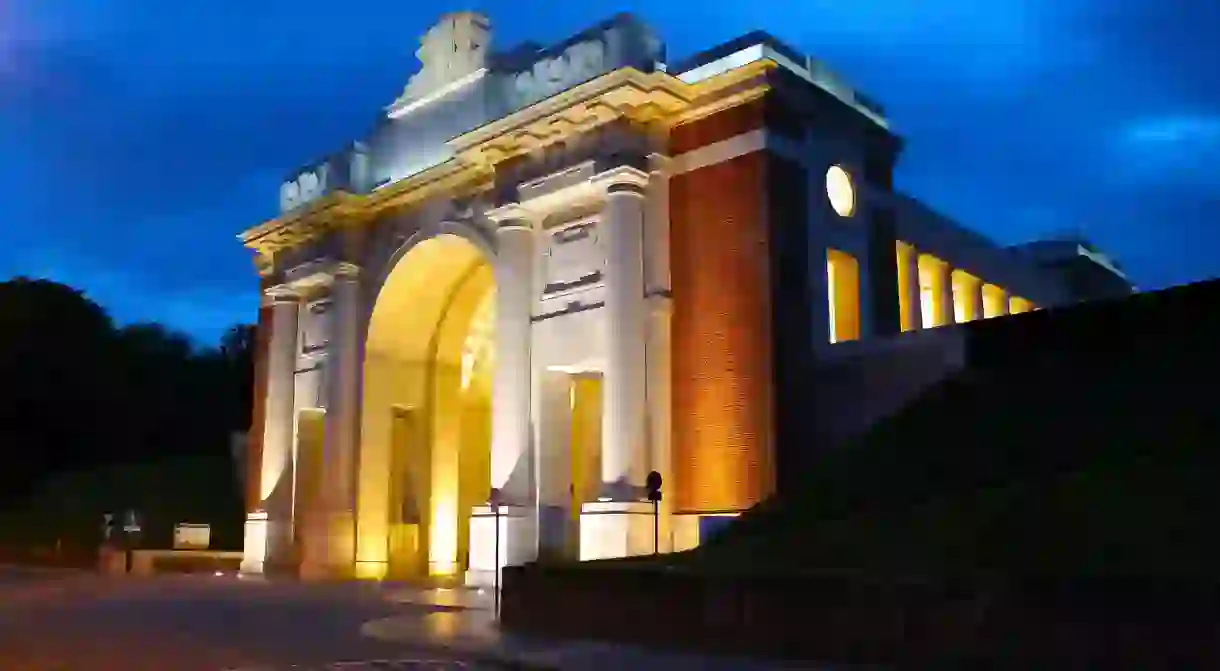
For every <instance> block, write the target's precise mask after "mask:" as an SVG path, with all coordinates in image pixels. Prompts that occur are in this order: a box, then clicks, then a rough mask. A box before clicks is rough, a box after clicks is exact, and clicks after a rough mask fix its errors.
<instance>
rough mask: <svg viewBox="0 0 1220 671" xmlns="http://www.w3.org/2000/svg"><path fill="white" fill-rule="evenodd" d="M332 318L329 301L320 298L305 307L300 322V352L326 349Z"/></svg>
mask: <svg viewBox="0 0 1220 671" xmlns="http://www.w3.org/2000/svg"><path fill="white" fill-rule="evenodd" d="M333 318H334V315H333V313H332V312H331V310H330V301H329V300H321V301H317V302H315V303H310V304H309V305H307V306H306V307H305V319H303V320H302V324H301V353H302V354H312V353H314V352H319V351H322V350H324V349H326V345H327V344H328V343H329V342H330V322H331V320H332V319H333Z"/></svg>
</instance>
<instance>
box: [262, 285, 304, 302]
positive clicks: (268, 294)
mask: <svg viewBox="0 0 1220 671" xmlns="http://www.w3.org/2000/svg"><path fill="white" fill-rule="evenodd" d="M299 302H301V295H300V294H299V293H298V292H297V290H296V289H294V288H292V287H291V286H289V285H287V284H277V285H275V286H273V287H267V288H266V289H264V290H263V296H262V301H261V304H262V305H263V306H272V305H280V304H283V303H299Z"/></svg>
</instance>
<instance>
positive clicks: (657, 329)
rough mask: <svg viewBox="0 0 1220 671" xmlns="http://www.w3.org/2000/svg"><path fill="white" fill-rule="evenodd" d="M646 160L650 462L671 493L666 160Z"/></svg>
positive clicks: (664, 519)
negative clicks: (647, 169)
mask: <svg viewBox="0 0 1220 671" xmlns="http://www.w3.org/2000/svg"><path fill="white" fill-rule="evenodd" d="M648 159H649V173H650V175H649V180H648V192H647V193H648V206H647V212H648V215H647V217H646V218H645V221H644V247H645V250H644V252H645V255H644V259H645V263H644V293H645V295H646V296H647V301H648V344H647V347H648V351H647V354H646V357H647V359H648V381H647V391H648V439H649V451H648V452H649V462H650V463H649V466H650V470H655V471H657V472H658V473H660V474H661V477H662V480H663V483H662V486H661V491H662V494H666V493H669V492H673V488H674V484H675V483H674V479H673V456H672V452H673V446H672V438H671V436H672V434H673V425H672V420H671V417H670V414H671V412H672V406H673V398H672V392H671V389H672V380H671V377H672V375H671V368H672V365H673V364H672V360H671V356H670V346H671V342H672V337H671V335H672V321H673V301H672V296H671V293H670V289H671V284H670V255H669V249H670V244H669V162H670V159H669V158H668V157H665V156H661V155H659V154H653V155H652V156H649V157H648ZM671 502H672V497H668V496H663V497H662V499H661V505H660V513H661V519H660V551H661V552H669V551H671V550H672V547H673V544H672V542H671V540H672V537H673V534H672V515H671V510H672V509H671V506H672V503H671Z"/></svg>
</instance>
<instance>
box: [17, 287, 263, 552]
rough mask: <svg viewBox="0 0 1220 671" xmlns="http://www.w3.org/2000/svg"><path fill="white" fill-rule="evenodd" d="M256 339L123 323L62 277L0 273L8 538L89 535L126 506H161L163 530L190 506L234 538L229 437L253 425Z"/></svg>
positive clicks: (248, 331) (236, 512)
mask: <svg viewBox="0 0 1220 671" xmlns="http://www.w3.org/2000/svg"><path fill="white" fill-rule="evenodd" d="M253 342H254V339H253V327H249V326H236V327H234V328H232V329H231V330H230V331H229V332H228V333H227V334H226V335H225V336H224V338H223V339H222V341H221V342H220V343H219V345H218V346H217V347H198V346H196V345H195V344H194V343H192V341H191V340H190V338H188V337H187V336H185V335H183V334H181V333H177V332H175V331H172V330H170V329H167V328H165V327H164V326H162V325H159V324H136V325H129V326H123V327H117V326H116V325H115V324H114V323H113V322H112V320H111V319H110V318H109V316H108V315H107V314H106V311H105V310H104V309H103V308H102V307H101V306H99V305H97V304H96V303H94V302H93V301H91V300H89V299H88V298H87V297H85V296H84V295H83V294H82V293H81V292H80V291H78V290H76V289H73V288H71V287H67V286H64V285H62V284H58V283H55V282H51V281H48V280H31V279H26V278H16V279H13V280H9V281H7V282H0V379H3V380H4V383H5V384H4V387H3V389H0V450H2V452H0V458H3V460H4V461H3V464H4V466H3V468H0V514H4V515H6V519H5V520H0V543H4V542H8V543H9V544H12V543H16V542H19V541H23V542H30V543H32V542H42V543H45V542H48V540H49V539H57V540H58V539H63V538H64V537H65V536H68V537H81V536H82V535H85V534H87V533H91V532H92V531H94V530H95V527H97V525H98V523H99V522H100V519H101V513H102V512H106V511H108V510H112V509H115V508H118V507H123V506H133V507H135V506H143V508H144V509H146V510H145V512H146V514H148V515H151V516H153V517H157V516H158V515H160V516H161V517H164V518H165V519H160V520H157V523H158V529H159V531H158V533H161V534H162V535H166V534H167V533H168V530H169V528H171V527H172V525H173V523H175V522H180V521H186V520H183V519H176V518H179V517H182V516H193V517H195V518H208V519H196V520H194V521H212V522H214V523H215V524H220V525H221V526H222V527H226V528H227V529H228V532H226V533H227V535H229V536H233V535H235V534H236V535H238V536H239V533H238V532H237V531H233V527H235V526H236V527H240V517H241V495H240V488H239V487H238V485H237V483H236V482H235V480H236V477H235V469H234V468H233V464H232V455H231V453H230V446H231V441H232V437H233V435H234V434H237V433H243V432H245V431H246V429H247V427H248V426H249V423H250V405H251V404H250V400H251V393H252V392H251V389H250V387H251V385H252V382H251V380H252V367H253V366H252V358H253V350H252V346H253ZM150 508H151V510H150ZM226 533H222V534H221V536H222V537H223V536H225V535H226ZM81 542H82V543H85V542H87V539H85V538H83V537H82V540H81ZM227 542H228V543H229V544H231V543H232V542H233V539H232V538H229V539H227Z"/></svg>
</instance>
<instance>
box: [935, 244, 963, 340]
mask: <svg viewBox="0 0 1220 671" xmlns="http://www.w3.org/2000/svg"><path fill="white" fill-rule="evenodd" d="M932 300H933V302H934V304H935V307H936V312H935V314H936V325H937V326H952V325H953V324H955V323H956V322H957V316H956V314H957V313H956V310H955V304H954V302H953V268H951V267H950V266H949V264H947V263H945V262H944V261H941V260H939V259H938V260H936V261H935V266H934V267H933V268H932Z"/></svg>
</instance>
